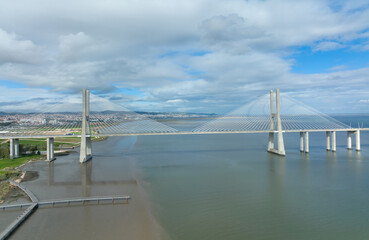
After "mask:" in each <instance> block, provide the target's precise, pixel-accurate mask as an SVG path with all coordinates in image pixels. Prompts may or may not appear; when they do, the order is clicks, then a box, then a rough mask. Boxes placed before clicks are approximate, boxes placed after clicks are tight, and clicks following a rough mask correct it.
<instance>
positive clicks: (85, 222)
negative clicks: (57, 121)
mask: <svg viewBox="0 0 369 240" xmlns="http://www.w3.org/2000/svg"><path fill="white" fill-rule="evenodd" d="M132 139H135V137H125V138H123V137H122V138H112V139H110V138H109V139H107V140H106V141H102V142H99V143H96V142H95V143H93V152H94V156H93V159H92V160H91V161H89V162H86V163H84V164H80V163H79V161H78V149H76V151H73V152H71V153H70V154H69V155H65V156H60V157H58V158H57V160H56V161H53V162H51V163H49V164H45V162H42V161H39V162H32V163H30V164H26V165H24V166H22V167H21V168H22V171H23V172H30V171H36V172H38V174H39V177H38V178H37V179H34V180H33V181H28V182H23V184H24V185H25V186H26V187H27V188H28V189H29V190H31V191H32V192H33V193H34V194H35V195H36V196H37V197H38V198H39V199H40V201H44V200H49V199H65V198H80V197H99V196H101V197H103V196H115V195H129V196H131V200H130V201H129V203H128V204H116V205H104V204H101V205H89V206H74V207H66V208H64V207H55V208H41V209H39V210H38V211H36V212H35V213H34V214H33V215H32V216H31V217H30V218H29V219H27V221H26V222H25V223H23V224H22V226H21V227H20V228H19V229H18V230H17V231H16V232H15V233H14V235H12V238H14V239H24V238H27V239H56V240H58V239H108V240H109V239H135V240H156V239H166V238H165V237H163V236H165V234H164V231H163V230H162V228H161V227H160V225H159V224H158V222H157V221H156V219H155V218H154V217H153V215H152V214H151V209H150V201H149V198H148V197H147V196H146V194H145V191H144V189H143V188H142V186H141V183H140V180H139V179H138V178H137V175H136V172H137V171H138V170H137V169H136V166H135V164H134V162H135V160H134V159H132V158H131V157H129V156H126V155H125V152H126V150H125V149H126V148H131V147H132V146H133V145H134V141H131V140H132ZM107 149H109V152H107V151H106V150H107ZM26 177H27V176H25V178H26ZM12 220H14V219H12V218H11V217H9V219H7V217H6V215H4V221H12ZM60 225H63V226H67V228H63V229H60V227H59V226H60ZM66 229H67V230H68V231H65V230H66Z"/></svg>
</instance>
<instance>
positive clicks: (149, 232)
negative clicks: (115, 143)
mask: <svg viewBox="0 0 369 240" xmlns="http://www.w3.org/2000/svg"><path fill="white" fill-rule="evenodd" d="M104 140H107V139H104ZM101 141H102V140H100V141H99V142H101ZM104 144H106V143H104ZM104 144H103V145H102V146H104ZM98 145H100V144H98ZM100 148H101V147H100ZM68 150H69V149H68ZM76 152H78V151H72V152H69V153H68V154H66V156H64V154H63V156H60V158H59V160H60V163H61V165H60V167H61V168H60V170H61V171H63V168H65V167H68V168H69V167H75V166H77V165H76V161H75V160H74V162H71V161H69V159H70V158H71V156H72V157H73V155H75V156H77V154H76ZM63 153H65V152H63ZM68 156H69V157H68ZM98 158H99V157H98V156H96V159H95V161H96V162H98V160H99V159H98ZM91 161H93V160H91ZM122 161H123V162H124V163H123V165H120V167H121V168H122V174H123V175H124V176H127V177H128V179H129V178H131V179H132V181H134V182H135V184H132V182H128V183H125V181H127V180H126V177H124V178H123V179H122V180H123V182H122V183H121V184H120V187H119V190H118V191H119V193H124V194H128V195H130V196H131V197H132V199H131V201H130V203H129V204H127V205H124V206H116V210H115V211H114V210H113V211H114V212H117V213H118V212H120V211H123V214H120V215H119V217H118V216H115V217H114V216H113V218H116V219H117V220H118V221H117V222H118V223H119V225H120V227H116V226H115V227H114V228H113V229H111V230H112V232H105V230H104V227H102V228H101V230H100V231H102V232H101V233H104V232H105V234H106V235H107V237H106V238H105V239H116V236H117V235H114V232H117V234H118V232H119V234H123V237H124V238H127V239H135V240H159V239H169V238H167V237H166V233H165V231H164V229H163V228H162V227H161V225H160V224H159V222H158V221H157V219H156V218H155V216H153V211H152V209H151V203H150V200H149V197H148V195H147V193H146V191H145V189H144V186H143V185H142V184H141V180H140V179H139V175H140V174H139V173H138V172H139V171H140V170H139V169H138V166H136V164H135V162H134V161H131V160H130V159H127V158H123V159H122ZM37 162H41V161H40V160H39V161H37ZM37 162H36V161H28V162H27V163H25V164H23V165H21V166H19V167H17V169H23V171H22V174H21V176H20V177H19V178H17V181H19V182H22V181H24V179H27V177H30V176H29V175H28V174H29V173H28V172H32V171H34V172H38V173H39V174H40V176H39V177H37V176H36V177H35V176H34V177H35V178H33V179H31V181H32V180H36V179H43V178H44V177H45V174H47V167H46V172H45V169H42V168H44V167H42V168H41V167H40V165H39V164H37ZM66 162H68V165H69V166H65V163H66ZM31 163H33V164H35V165H32V164H31ZM55 163H56V164H55V167H57V165H58V159H57V160H56V161H55ZM112 163H113V164H114V162H112ZM70 164H72V165H73V166H71V165H70ZM42 165H43V164H42ZM78 165H79V164H78ZM91 165H93V164H92V162H91ZM108 165H110V164H108ZM25 169H27V170H25ZM78 174H79V173H78ZM27 175H28V176H27ZM129 176H131V177H129ZM78 178H79V177H78ZM107 179H109V177H108V178H107ZM88 181H91V183H88V184H90V185H89V188H91V189H92V188H94V189H95V190H96V191H97V192H95V194H93V192H94V191H91V193H90V194H91V196H99V195H101V194H103V193H104V191H105V190H104V189H105V187H104V188H99V187H98V185H96V187H95V186H94V184H93V183H92V181H94V180H93V179H91V180H88ZM39 184H42V180H41V182H39V180H38V182H33V183H30V184H28V188H29V189H30V190H31V191H33V190H35V193H36V196H37V195H38V194H37V188H39V186H40V185H39ZM81 184H82V183H81ZM32 185H33V186H32ZM75 186H76V187H81V185H80V184H79V183H77V184H76V185H75ZM35 187H36V188H35ZM51 187H52V188H54V187H53V186H51ZM55 187H56V188H57V187H58V186H55ZM110 188H111V187H110ZM112 189H114V186H113V188H112ZM107 191H109V186H107ZM113 191H114V190H113ZM99 192H100V194H98V193H99ZM115 192H116V191H115ZM96 193H97V194H96ZM116 193H118V192H116ZM40 197H41V198H45V196H44V197H42V195H40ZM50 198H55V195H50ZM84 208H85V207H82V209H84ZM96 208H102V209H106V208H107V210H108V211H111V209H110V210H109V208H111V206H97V207H96ZM82 209H80V210H79V209H75V210H76V211H77V212H73V213H69V214H68V215H65V217H64V218H62V219H61V222H63V221H65V219H70V218H75V217H77V216H79V215H78V212H79V211H82ZM66 210H67V211H66V212H69V211H70V210H68V209H66ZM58 211H59V210H57V209H50V213H49V214H53V212H54V213H57V212H58ZM41 213H42V211H41ZM41 213H38V214H41ZM38 214H37V215H35V216H32V217H31V218H30V219H28V220H27V221H26V223H25V227H21V228H20V229H19V233H18V231H17V232H15V235H17V234H20V236H22V234H23V231H27V227H26V226H29V225H34V224H35V222H36V221H38V220H37V217H38ZM64 214H65V213H64ZM114 214H115V213H114ZM44 217H47V218H48V217H49V216H44ZM50 217H51V218H53V216H50ZM104 217H108V216H106V215H103V216H102V219H104ZM108 218H109V217H108ZM71 221H73V220H71ZM50 224H53V223H52V221H51V223H50ZM49 227H50V228H52V229H53V228H54V227H55V225H51V226H49ZM24 229H26V230H24ZM97 229H100V227H99V228H97ZM41 233H42V231H41ZM43 234H45V236H44V235H43ZM41 235H42V236H44V237H46V235H47V233H42V234H41ZM80 238H81V239H85V236H81V237H80Z"/></svg>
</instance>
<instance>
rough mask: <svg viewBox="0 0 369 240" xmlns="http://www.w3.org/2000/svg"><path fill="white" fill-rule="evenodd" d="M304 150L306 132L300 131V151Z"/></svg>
mask: <svg viewBox="0 0 369 240" xmlns="http://www.w3.org/2000/svg"><path fill="white" fill-rule="evenodd" d="M303 151H304V132H300V152H303Z"/></svg>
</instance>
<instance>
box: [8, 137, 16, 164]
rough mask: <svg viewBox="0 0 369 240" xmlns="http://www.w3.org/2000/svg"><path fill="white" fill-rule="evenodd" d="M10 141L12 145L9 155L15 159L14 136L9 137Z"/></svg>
mask: <svg viewBox="0 0 369 240" xmlns="http://www.w3.org/2000/svg"><path fill="white" fill-rule="evenodd" d="M9 143H10V146H9V151H10V152H9V157H10V159H14V158H15V154H14V151H15V147H14V138H11V139H9Z"/></svg>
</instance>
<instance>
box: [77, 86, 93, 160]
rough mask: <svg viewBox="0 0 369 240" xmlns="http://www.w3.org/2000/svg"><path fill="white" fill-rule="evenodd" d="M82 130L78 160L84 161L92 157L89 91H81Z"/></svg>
mask: <svg viewBox="0 0 369 240" xmlns="http://www.w3.org/2000/svg"><path fill="white" fill-rule="evenodd" d="M82 97H83V99H82V132H81V146H80V155H79V161H80V162H81V163H83V162H86V161H88V160H90V159H91V158H92V149H91V147H92V146H91V145H92V144H91V131H90V120H89V116H90V91H89V90H86V89H85V88H84V89H83V91H82Z"/></svg>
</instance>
